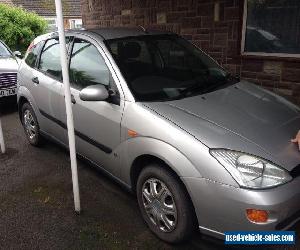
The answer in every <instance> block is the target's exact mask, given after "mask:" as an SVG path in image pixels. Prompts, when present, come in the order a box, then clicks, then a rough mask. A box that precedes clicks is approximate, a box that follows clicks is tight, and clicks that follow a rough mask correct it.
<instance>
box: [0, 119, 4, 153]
mask: <svg viewBox="0 0 300 250" xmlns="http://www.w3.org/2000/svg"><path fill="white" fill-rule="evenodd" d="M0 147H1V152H2V153H3V154H4V153H5V143H4V136H3V130H2V124H1V118H0Z"/></svg>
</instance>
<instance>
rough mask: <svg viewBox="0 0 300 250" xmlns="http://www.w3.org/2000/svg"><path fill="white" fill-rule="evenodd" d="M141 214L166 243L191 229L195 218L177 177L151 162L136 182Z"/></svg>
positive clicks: (176, 240) (184, 238) (185, 236)
mask: <svg viewBox="0 0 300 250" xmlns="http://www.w3.org/2000/svg"><path fill="white" fill-rule="evenodd" d="M137 198H138V203H139V207H140V210H141V213H142V216H143V218H144V220H145V221H146V223H147V224H148V226H149V228H150V229H151V231H152V232H153V233H154V234H155V235H156V236H158V237H159V238H160V239H162V240H164V241H166V242H169V243H178V242H181V241H184V240H186V239H188V238H189V236H190V235H191V234H192V233H193V232H194V230H195V225H196V217H195V213H194V210H193V206H192V204H191V201H190V200H189V196H188V194H187V192H186V190H185V188H184V187H183V184H182V183H181V182H180V180H179V179H178V177H177V176H176V175H174V174H173V173H171V172H170V171H168V170H166V169H165V166H160V165H158V164H153V165H149V166H147V167H145V168H144V169H143V170H142V172H141V174H140V176H139V178H138V182H137Z"/></svg>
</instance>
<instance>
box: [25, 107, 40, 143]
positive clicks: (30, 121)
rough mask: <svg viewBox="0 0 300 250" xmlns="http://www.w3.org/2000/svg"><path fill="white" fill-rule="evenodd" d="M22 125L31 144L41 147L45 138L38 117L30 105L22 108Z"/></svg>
mask: <svg viewBox="0 0 300 250" xmlns="http://www.w3.org/2000/svg"><path fill="white" fill-rule="evenodd" d="M22 124H23V127H24V130H25V134H26V137H27V139H28V141H29V143H30V144H31V145H33V146H40V145H41V143H42V140H43V138H42V136H41V134H40V127H39V124H38V121H37V118H36V115H35V113H34V111H33V108H32V107H31V106H30V104H29V103H24V104H23V106H22Z"/></svg>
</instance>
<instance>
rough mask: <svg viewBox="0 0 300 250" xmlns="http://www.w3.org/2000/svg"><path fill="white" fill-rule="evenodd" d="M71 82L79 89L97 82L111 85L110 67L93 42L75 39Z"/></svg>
mask: <svg viewBox="0 0 300 250" xmlns="http://www.w3.org/2000/svg"><path fill="white" fill-rule="evenodd" d="M70 82H71V85H72V87H74V88H76V89H78V90H82V89H83V88H85V87H88V86H90V85H96V84H103V85H106V86H108V85H109V82H110V74H109V69H108V68H107V66H106V64H105V62H104V59H103V58H102V56H101V55H100V53H99V51H98V49H97V48H96V47H95V46H94V45H93V44H91V43H89V42H87V41H84V40H80V39H75V41H74V45H73V49H72V54H71V61H70Z"/></svg>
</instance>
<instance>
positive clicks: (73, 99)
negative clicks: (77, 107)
mask: <svg viewBox="0 0 300 250" xmlns="http://www.w3.org/2000/svg"><path fill="white" fill-rule="evenodd" d="M65 97H66V96H64V98H65ZM71 103H73V104H75V103H76V99H75V97H74V96H73V95H72V94H71Z"/></svg>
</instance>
